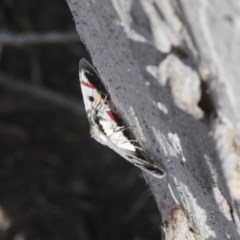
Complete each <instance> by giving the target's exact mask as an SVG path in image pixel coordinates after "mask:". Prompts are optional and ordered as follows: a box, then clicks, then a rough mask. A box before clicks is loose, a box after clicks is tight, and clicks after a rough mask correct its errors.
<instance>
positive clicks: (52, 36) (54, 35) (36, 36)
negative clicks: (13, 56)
mask: <svg viewBox="0 0 240 240" xmlns="http://www.w3.org/2000/svg"><path fill="white" fill-rule="evenodd" d="M73 42H80V40H79V37H78V35H77V34H76V33H75V32H49V33H10V32H0V44H3V45H4V44H5V45H12V46H17V47H20V46H25V45H35V44H51V43H54V44H56V43H62V44H67V43H73Z"/></svg>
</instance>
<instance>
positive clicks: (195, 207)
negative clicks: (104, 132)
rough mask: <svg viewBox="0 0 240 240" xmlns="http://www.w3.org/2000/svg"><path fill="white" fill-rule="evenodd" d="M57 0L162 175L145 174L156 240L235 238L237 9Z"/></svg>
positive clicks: (198, 1)
mask: <svg viewBox="0 0 240 240" xmlns="http://www.w3.org/2000/svg"><path fill="white" fill-rule="evenodd" d="M67 2H68V4H69V7H70V9H71V12H72V14H73V17H74V21H75V23H76V28H77V31H78V34H79V36H80V38H81V39H82V41H83V42H84V44H85V46H86V48H87V49H88V51H89V54H90V56H91V58H92V62H93V64H94V66H95V67H96V68H97V70H98V72H99V74H100V76H101V77H102V79H103V81H104V82H105V84H106V86H107V87H108V90H109V92H110V94H111V97H112V100H113V101H114V102H115V104H116V105H117V107H118V108H119V111H120V112H121V114H122V115H123V116H124V118H125V119H126V120H127V121H128V122H129V124H130V125H131V126H134V128H133V130H134V133H135V134H136V136H137V138H138V140H139V141H140V142H141V144H142V145H144V146H145V147H146V149H147V150H148V151H149V152H150V153H151V155H152V156H154V159H155V161H156V162H157V164H159V165H160V166H162V167H163V168H164V169H165V171H166V176H165V177H164V178H163V179H160V180H159V179H155V178H153V177H152V176H148V175H145V179H146V181H147V182H148V183H149V186H150V188H151V190H152V192H153V195H154V197H155V200H156V202H157V204H158V206H159V212H160V214H161V216H162V219H163V223H162V225H161V226H162V230H163V232H164V234H165V237H166V239H240V225H239V202H238V201H239V199H240V174H239V172H240V160H239V154H240V150H239V133H240V124H239V119H240V108H239V107H238V103H239V102H240V101H239V100H240V99H239V98H240V94H238V93H239V91H240V84H239V82H238V81H237V80H238V76H240V68H239V66H238V65H239V60H240V51H239V46H240V31H239V29H240V20H239V19H240V18H239V12H240V2H239V1H237V0H235V1H234V0H233V1H206V0H195V1H192V0H184V1H183V0H178V1H177V0H175V1H174V0H172V1H168V0H155V1H154V0H139V1H133V0H128V1H126V0H67ZM122 184H124V182H123V183H122Z"/></svg>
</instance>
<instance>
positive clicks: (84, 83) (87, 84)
mask: <svg viewBox="0 0 240 240" xmlns="http://www.w3.org/2000/svg"><path fill="white" fill-rule="evenodd" d="M81 84H82V85H84V86H86V87H89V88H95V87H94V86H93V85H92V84H91V83H90V82H83V81H81Z"/></svg>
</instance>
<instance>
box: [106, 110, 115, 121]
mask: <svg viewBox="0 0 240 240" xmlns="http://www.w3.org/2000/svg"><path fill="white" fill-rule="evenodd" d="M107 115H108V116H109V117H110V119H111V120H113V121H114V122H115V118H114V116H113V113H112V111H107Z"/></svg>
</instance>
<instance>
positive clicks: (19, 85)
mask: <svg viewBox="0 0 240 240" xmlns="http://www.w3.org/2000/svg"><path fill="white" fill-rule="evenodd" d="M0 86H1V87H2V88H5V89H7V90H9V91H14V92H18V93H24V94H25V95H29V96H31V97H34V98H37V99H40V100H43V101H46V102H48V103H51V104H54V105H57V106H58V107H62V108H64V109H66V110H68V111H71V112H73V113H75V114H81V115H83V114H85V110H84V109H83V105H82V104H81V103H80V102H78V101H77V100H69V99H68V98H67V97H65V96H63V95H61V94H58V93H54V92H52V91H50V90H48V89H44V88H41V87H39V86H34V85H32V84H26V83H24V82H23V81H20V80H16V79H13V78H11V77H9V76H7V75H5V74H2V73H0Z"/></svg>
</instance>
